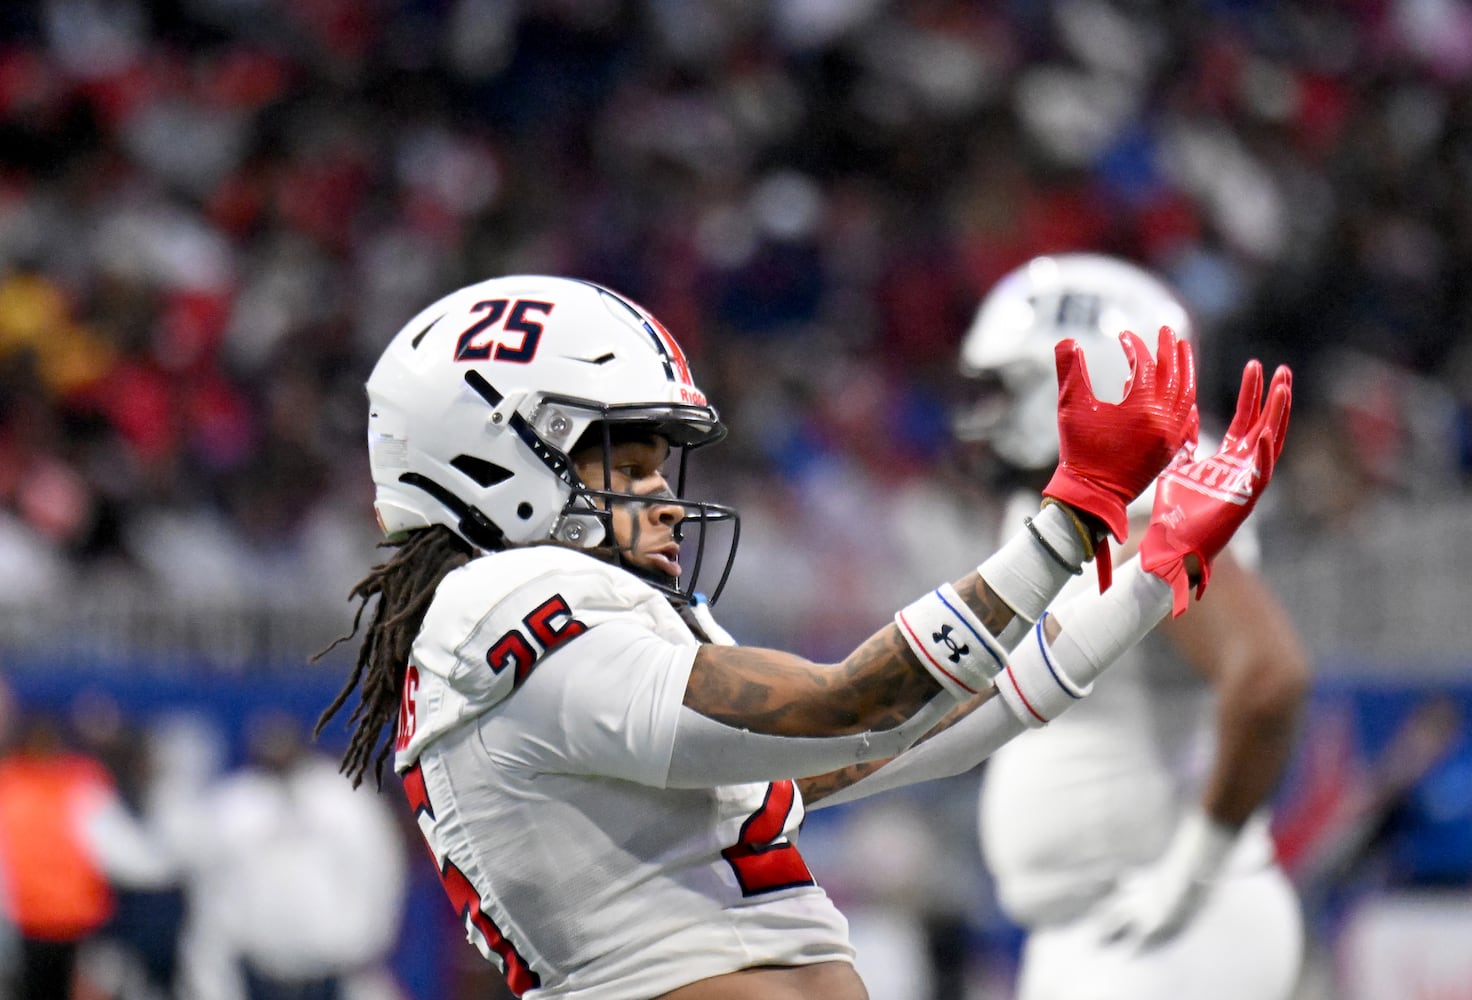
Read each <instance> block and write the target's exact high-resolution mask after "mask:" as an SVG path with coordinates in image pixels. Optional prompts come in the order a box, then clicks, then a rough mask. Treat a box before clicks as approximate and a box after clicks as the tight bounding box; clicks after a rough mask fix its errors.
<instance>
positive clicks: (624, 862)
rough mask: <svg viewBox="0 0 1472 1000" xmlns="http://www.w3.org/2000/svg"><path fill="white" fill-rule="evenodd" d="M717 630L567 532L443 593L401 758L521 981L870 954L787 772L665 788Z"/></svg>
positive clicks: (480, 931)
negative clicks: (700, 654) (814, 853)
mask: <svg viewBox="0 0 1472 1000" xmlns="http://www.w3.org/2000/svg"><path fill="white" fill-rule="evenodd" d="M706 631H707V633H708V634H709V633H712V632H713V633H715V634H714V635H712V636H711V637H712V638H713V639H725V638H728V637H725V636H724V633H721V632H720V631H719V628H718V627H716V626H715V625H714V623H713V622H711V623H710V625H709V627H708V628H707V629H706ZM699 644H700V640H698V639H697V638H696V637H695V635H694V634H693V633H692V632H691V630H690V628H689V627H687V625H686V624H685V622H684V620H683V619H682V618H681V617H680V615H679V614H678V613H677V612H676V611H675V610H674V609H673V608H672V607H671V606H670V604H669V602H668V601H667V599H666V598H665V596H664V595H663V594H661V593H660V592H659V591H657V590H655V589H654V588H652V587H650V586H648V585H647V584H645V583H644V582H643V581H641V580H639V579H638V578H637V577H635V576H634V575H632V574H630V573H628V572H625V571H624V570H622V569H620V568H618V567H615V566H612V565H610V564H608V563H605V562H602V561H600V560H598V559H596V558H593V557H591V556H588V555H585V554H583V553H580V552H574V551H571V550H568V549H564V548H559V547H555V546H536V547H531V548H522V549H512V550H509V551H506V552H500V553H495V554H492V555H487V556H483V557H481V558H478V559H475V560H473V561H472V562H471V563H469V564H468V565H466V566H464V567H462V568H460V569H457V570H455V571H454V572H452V573H451V574H450V575H449V576H447V577H446V578H445V580H444V582H443V583H442V584H441V585H440V587H439V589H438V591H437V592H436V594H435V597H434V601H433V603H432V604H431V606H430V609H429V612H428V614H427V615H426V616H425V620H424V625H423V627H422V629H421V630H420V633H419V636H418V638H417V639H416V641H415V643H414V647H413V652H412V657H411V662H410V664H409V665H408V667H407V672H406V683H405V689H404V701H403V705H402V707H401V710H400V726H399V732H398V739H397V751H398V754H397V759H396V767H397V769H398V771H399V772H400V774H401V775H402V777H403V781H404V786H405V790H406V792H407V793H408V796H409V799H410V802H411V804H412V806H413V807H414V810H415V814H416V818H417V821H418V824H419V827H420V830H421V831H422V832H423V833H424V836H425V839H426V841H427V842H428V844H429V847H430V850H431V852H432V853H433V855H434V857H435V859H436V861H437V862H438V863H439V867H440V873H441V877H442V879H443V881H444V884H445V888H446V890H447V892H448V893H449V894H450V898H451V901H452V903H453V904H454V906H455V907H456V908H457V909H458V910H459V911H460V912H461V914H462V916H463V917H464V920H465V926H466V932H467V935H468V937H469V938H470V940H471V941H472V942H473V943H474V944H475V945H476V946H477V947H478V948H479V949H480V951H481V952H482V954H484V955H485V956H486V957H487V958H489V959H491V960H492V961H494V962H496V963H497V964H498V965H499V966H500V967H501V968H502V971H503V972H504V973H505V975H506V977H507V981H508V983H509V985H510V986H511V989H512V991H513V992H514V993H516V994H517V995H519V996H524V997H527V998H528V1000H540V998H544V997H579V998H596V1000H636V998H648V997H651V996H656V995H658V994H661V993H664V992H666V991H669V990H672V989H675V988H676V987H679V986H682V985H684V984H686V983H690V982H693V981H695V980H698V979H703V978H706V977H709V976H714V975H719V974H722V973H726V972H732V971H735V970H737V969H741V968H745V967H748V966H754V965H771V964H776V965H802V964H808V963H815V962H824V961H834V960H843V961H851V960H852V957H853V952H852V949H851V948H850V947H849V944H848V932H847V924H846V923H845V921H844V919H843V917H842V916H841V915H840V914H839V912H838V910H837V909H836V908H835V907H834V906H833V904H832V902H831V901H830V900H829V899H828V897H827V895H826V894H825V893H824V892H823V890H822V889H820V888H818V886H817V885H816V884H815V883H814V881H813V878H812V875H811V874H810V873H809V871H808V869H807V866H806V865H805V864H804V863H803V860H802V858H801V856H800V855H799V854H798V852H797V847H796V841H797V833H798V826H799V824H800V823H801V822H802V818H803V805H802V801H801V798H800V797H799V795H798V794H797V791H796V788H795V786H794V785H793V783H792V782H791V781H776V782H761V783H752V784H738V785H725V786H719V787H711V788H704V789H668V788H666V787H664V786H665V783H666V778H667V776H668V773H669V768H670V760H671V754H672V748H673V742H674V733H675V728H676V720H677V717H678V714H679V712H680V711H681V702H682V699H683V697H684V693H685V684H686V679H687V678H688V676H689V673H690V668H691V664H692V662H693V661H694V657H695V651H696V648H697V647H698V646H699Z"/></svg>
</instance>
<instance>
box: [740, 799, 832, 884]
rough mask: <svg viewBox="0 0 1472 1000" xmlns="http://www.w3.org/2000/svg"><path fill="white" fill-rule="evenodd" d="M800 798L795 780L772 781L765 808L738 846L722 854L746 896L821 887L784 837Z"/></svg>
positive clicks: (748, 824) (750, 822) (750, 818)
mask: <svg viewBox="0 0 1472 1000" xmlns="http://www.w3.org/2000/svg"><path fill="white" fill-rule="evenodd" d="M796 797H797V791H796V789H795V788H794V786H793V784H792V782H791V781H774V782H772V783H771V784H770V785H768V786H767V797H766V799H765V800H764V801H763V802H762V805H761V808H760V809H758V810H757V811H756V812H754V813H752V814H751V815H750V816H748V817H747V818H746V822H745V823H743V824H742V825H741V835H740V836H739V837H737V839H736V843H735V844H733V845H731V846H730V847H728V848H726V849H725V850H724V851H722V852H721V857H723V858H725V859H726V861H727V863H728V864H730V866H731V870H732V871H733V872H735V873H736V881H737V882H738V883H740V885H741V894H742V895H743V896H759V895H761V894H762V893H766V892H777V891H778V890H779V889H791V888H794V887H796V886H800V885H816V884H817V883H816V882H815V881H814V879H813V873H812V872H810V871H808V866H807V862H805V861H803V859H802V855H801V854H799V853H797V848H796V847H795V846H793V844H792V843H791V842H790V841H789V840H788V839H787V838H786V837H785V836H783V834H782V831H783V830H785V829H786V828H787V817H788V816H789V815H790V814H791V812H792V806H793V801H794V799H796Z"/></svg>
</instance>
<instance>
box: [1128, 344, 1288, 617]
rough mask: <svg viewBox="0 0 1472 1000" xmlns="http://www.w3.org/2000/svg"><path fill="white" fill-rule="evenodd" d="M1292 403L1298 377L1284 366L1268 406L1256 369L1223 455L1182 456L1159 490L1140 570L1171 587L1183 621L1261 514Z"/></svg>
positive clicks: (1251, 365) (1247, 379) (1245, 383)
mask: <svg viewBox="0 0 1472 1000" xmlns="http://www.w3.org/2000/svg"><path fill="white" fill-rule="evenodd" d="M1292 400H1293V373H1292V372H1290V371H1289V370H1288V368H1287V367H1285V366H1280V367H1279V368H1278V370H1277V371H1275V372H1274V373H1273V381H1272V384H1271V385H1270V386H1269V387H1268V394H1267V402H1266V404H1264V403H1263V400H1262V365H1261V364H1259V363H1258V362H1257V361H1256V360H1253V361H1249V362H1248V363H1247V367H1246V368H1245V369H1244V370H1243V372H1242V389H1241V392H1240V393H1239V394H1238V396H1237V412H1236V414H1235V415H1234V416H1233V417H1232V424H1231V426H1230V427H1228V428H1227V433H1226V436H1225V437H1224V438H1223V439H1222V445H1221V447H1220V448H1218V449H1217V451H1216V454H1214V455H1211V456H1210V457H1208V458H1202V459H1193V458H1192V457H1191V454H1190V450H1189V449H1188V450H1186V451H1183V452H1182V453H1181V454H1180V455H1179V456H1177V458H1176V460H1175V461H1174V462H1172V463H1171V465H1170V467H1169V468H1168V469H1166V470H1165V472H1164V473H1163V474H1162V475H1161V477H1160V481H1159V483H1157V484H1156V487H1155V507H1154V510H1153V511H1152V512H1151V514H1150V525H1149V527H1147V528H1146V529H1145V535H1144V537H1143V538H1142V539H1141V540H1140V565H1141V566H1143V567H1144V568H1145V569H1146V570H1148V571H1149V572H1151V573H1154V574H1155V575H1156V576H1158V577H1160V578H1161V579H1162V580H1165V581H1166V582H1167V583H1169V584H1170V585H1171V590H1172V591H1173V592H1174V594H1175V598H1174V601H1173V611H1174V613H1175V614H1176V615H1180V614H1181V613H1182V612H1183V611H1185V610H1186V607H1187V605H1188V604H1189V603H1190V595H1191V584H1192V583H1193V582H1194V583H1195V585H1196V596H1197V598H1198V599H1199V598H1200V597H1201V595H1202V593H1204V592H1205V590H1206V582H1207V580H1208V579H1209V578H1210V577H1211V560H1212V559H1213V558H1215V557H1216V554H1217V553H1218V552H1220V551H1221V550H1222V547H1223V546H1225V545H1226V544H1227V542H1228V540H1230V539H1231V537H1232V535H1233V533H1234V532H1236V530H1237V529H1238V528H1239V527H1240V526H1241V524H1242V522H1243V521H1245V520H1247V515H1248V514H1251V513H1252V509H1253V508H1254V507H1255V506H1257V501H1258V499H1259V498H1260V497H1261V496H1262V492H1263V490H1264V489H1265V488H1266V487H1267V485H1268V481H1269V480H1270V479H1271V478H1272V475H1273V466H1274V465H1275V464H1276V463H1277V460H1278V456H1279V455H1280V454H1282V452H1283V439H1284V436H1285V435H1286V434H1287V431H1288V411H1289V409H1290V408H1291V405H1292ZM1193 576H1194V577H1195V579H1194V581H1193V580H1192V579H1191V577H1193Z"/></svg>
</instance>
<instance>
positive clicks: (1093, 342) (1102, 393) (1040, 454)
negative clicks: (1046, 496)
mask: <svg viewBox="0 0 1472 1000" xmlns="http://www.w3.org/2000/svg"><path fill="white" fill-rule="evenodd" d="M1162 326H1168V327H1170V328H1171V329H1172V330H1174V331H1175V332H1176V333H1177V334H1178V335H1179V336H1180V337H1181V338H1183V339H1185V340H1187V341H1190V340H1191V339H1192V337H1193V334H1192V330H1191V320H1190V317H1189V316H1188V315H1187V312H1186V307H1185V306H1184V305H1182V303H1181V301H1180V300H1179V299H1178V298H1177V297H1176V295H1175V293H1174V292H1172V291H1171V289H1170V288H1169V287H1168V286H1167V285H1166V284H1165V283H1164V282H1163V281H1161V280H1160V279H1158V278H1156V277H1154V276H1153V275H1151V274H1150V273H1149V272H1147V271H1145V270H1144V269H1143V268H1140V267H1137V266H1135V265H1134V264H1131V263H1128V262H1126V261H1123V260H1120V259H1118V258H1116V257H1107V256H1104V255H1102V254H1093V253H1069V254H1057V255H1054V256H1045V257H1035V258H1033V259H1032V260H1030V261H1028V262H1027V263H1026V264H1023V265H1022V266H1021V267H1019V268H1017V269H1016V270H1014V271H1012V272H1010V273H1009V274H1007V276H1006V277H1004V278H1003V279H1002V280H1001V281H999V282H997V285H996V287H995V288H994V289H993V290H992V291H991V293H990V294H989V295H987V297H986V298H985V299H984V300H983V301H982V303H981V307H980V308H979V309H978V310H977V313H976V319H975V320H973V321H972V323H971V328H970V329H969V330H968V331H967V332H966V338H965V340H964V341H963V342H962V344H961V358H960V369H961V374H962V376H964V377H965V378H966V379H968V380H969V382H968V386H969V388H970V389H972V390H973V391H974V396H975V398H973V399H972V400H970V401H969V403H968V404H967V405H965V406H964V407H962V408H961V409H960V410H959V411H958V412H957V414H956V417H955V420H954V423H953V429H954V431H955V434H956V437H957V438H959V439H961V440H963V441H984V442H986V443H987V444H988V445H989V446H990V448H991V449H992V451H993V452H994V453H995V454H996V455H997V457H999V458H1001V459H1002V460H1003V461H1004V462H1006V463H1008V464H1009V465H1011V466H1014V467H1016V468H1018V469H1024V470H1042V469H1047V468H1050V467H1052V466H1053V465H1054V464H1055V463H1056V462H1057V461H1058V376H1057V369H1056V367H1055V363H1054V358H1053V346H1054V345H1055V344H1057V343H1058V341H1060V340H1063V339H1064V338H1066V337H1072V338H1074V339H1075V340H1077V341H1078V342H1079V344H1080V345H1082V346H1083V349H1084V356H1085V358H1086V360H1087V362H1088V369H1089V381H1090V382H1091V383H1092V385H1093V387H1094V394H1095V395H1096V396H1097V397H1098V398H1099V399H1101V400H1104V401H1107V402H1118V401H1119V399H1121V398H1122V397H1123V395H1124V383H1125V379H1126V377H1128V375H1129V362H1128V361H1127V360H1126V358H1125V355H1124V351H1123V350H1122V349H1121V348H1120V344H1119V334H1120V333H1121V332H1122V331H1124V330H1130V331H1133V332H1134V333H1136V334H1138V335H1139V336H1140V337H1141V338H1142V339H1143V340H1144V341H1145V343H1146V344H1148V345H1149V346H1150V349H1151V350H1152V351H1153V350H1154V349H1155V337H1156V334H1157V333H1158V332H1159V330H1160V328H1161V327H1162Z"/></svg>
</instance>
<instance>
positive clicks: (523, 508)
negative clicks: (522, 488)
mask: <svg viewBox="0 0 1472 1000" xmlns="http://www.w3.org/2000/svg"><path fill="white" fill-rule="evenodd" d="M532 513H533V511H532V505H531V504H529V503H527V502H526V501H525V500H523V501H522V502H521V503H520V504H518V505H517V507H516V516H517V517H519V518H521V519H522V520H523V521H530V520H531V519H532Z"/></svg>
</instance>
